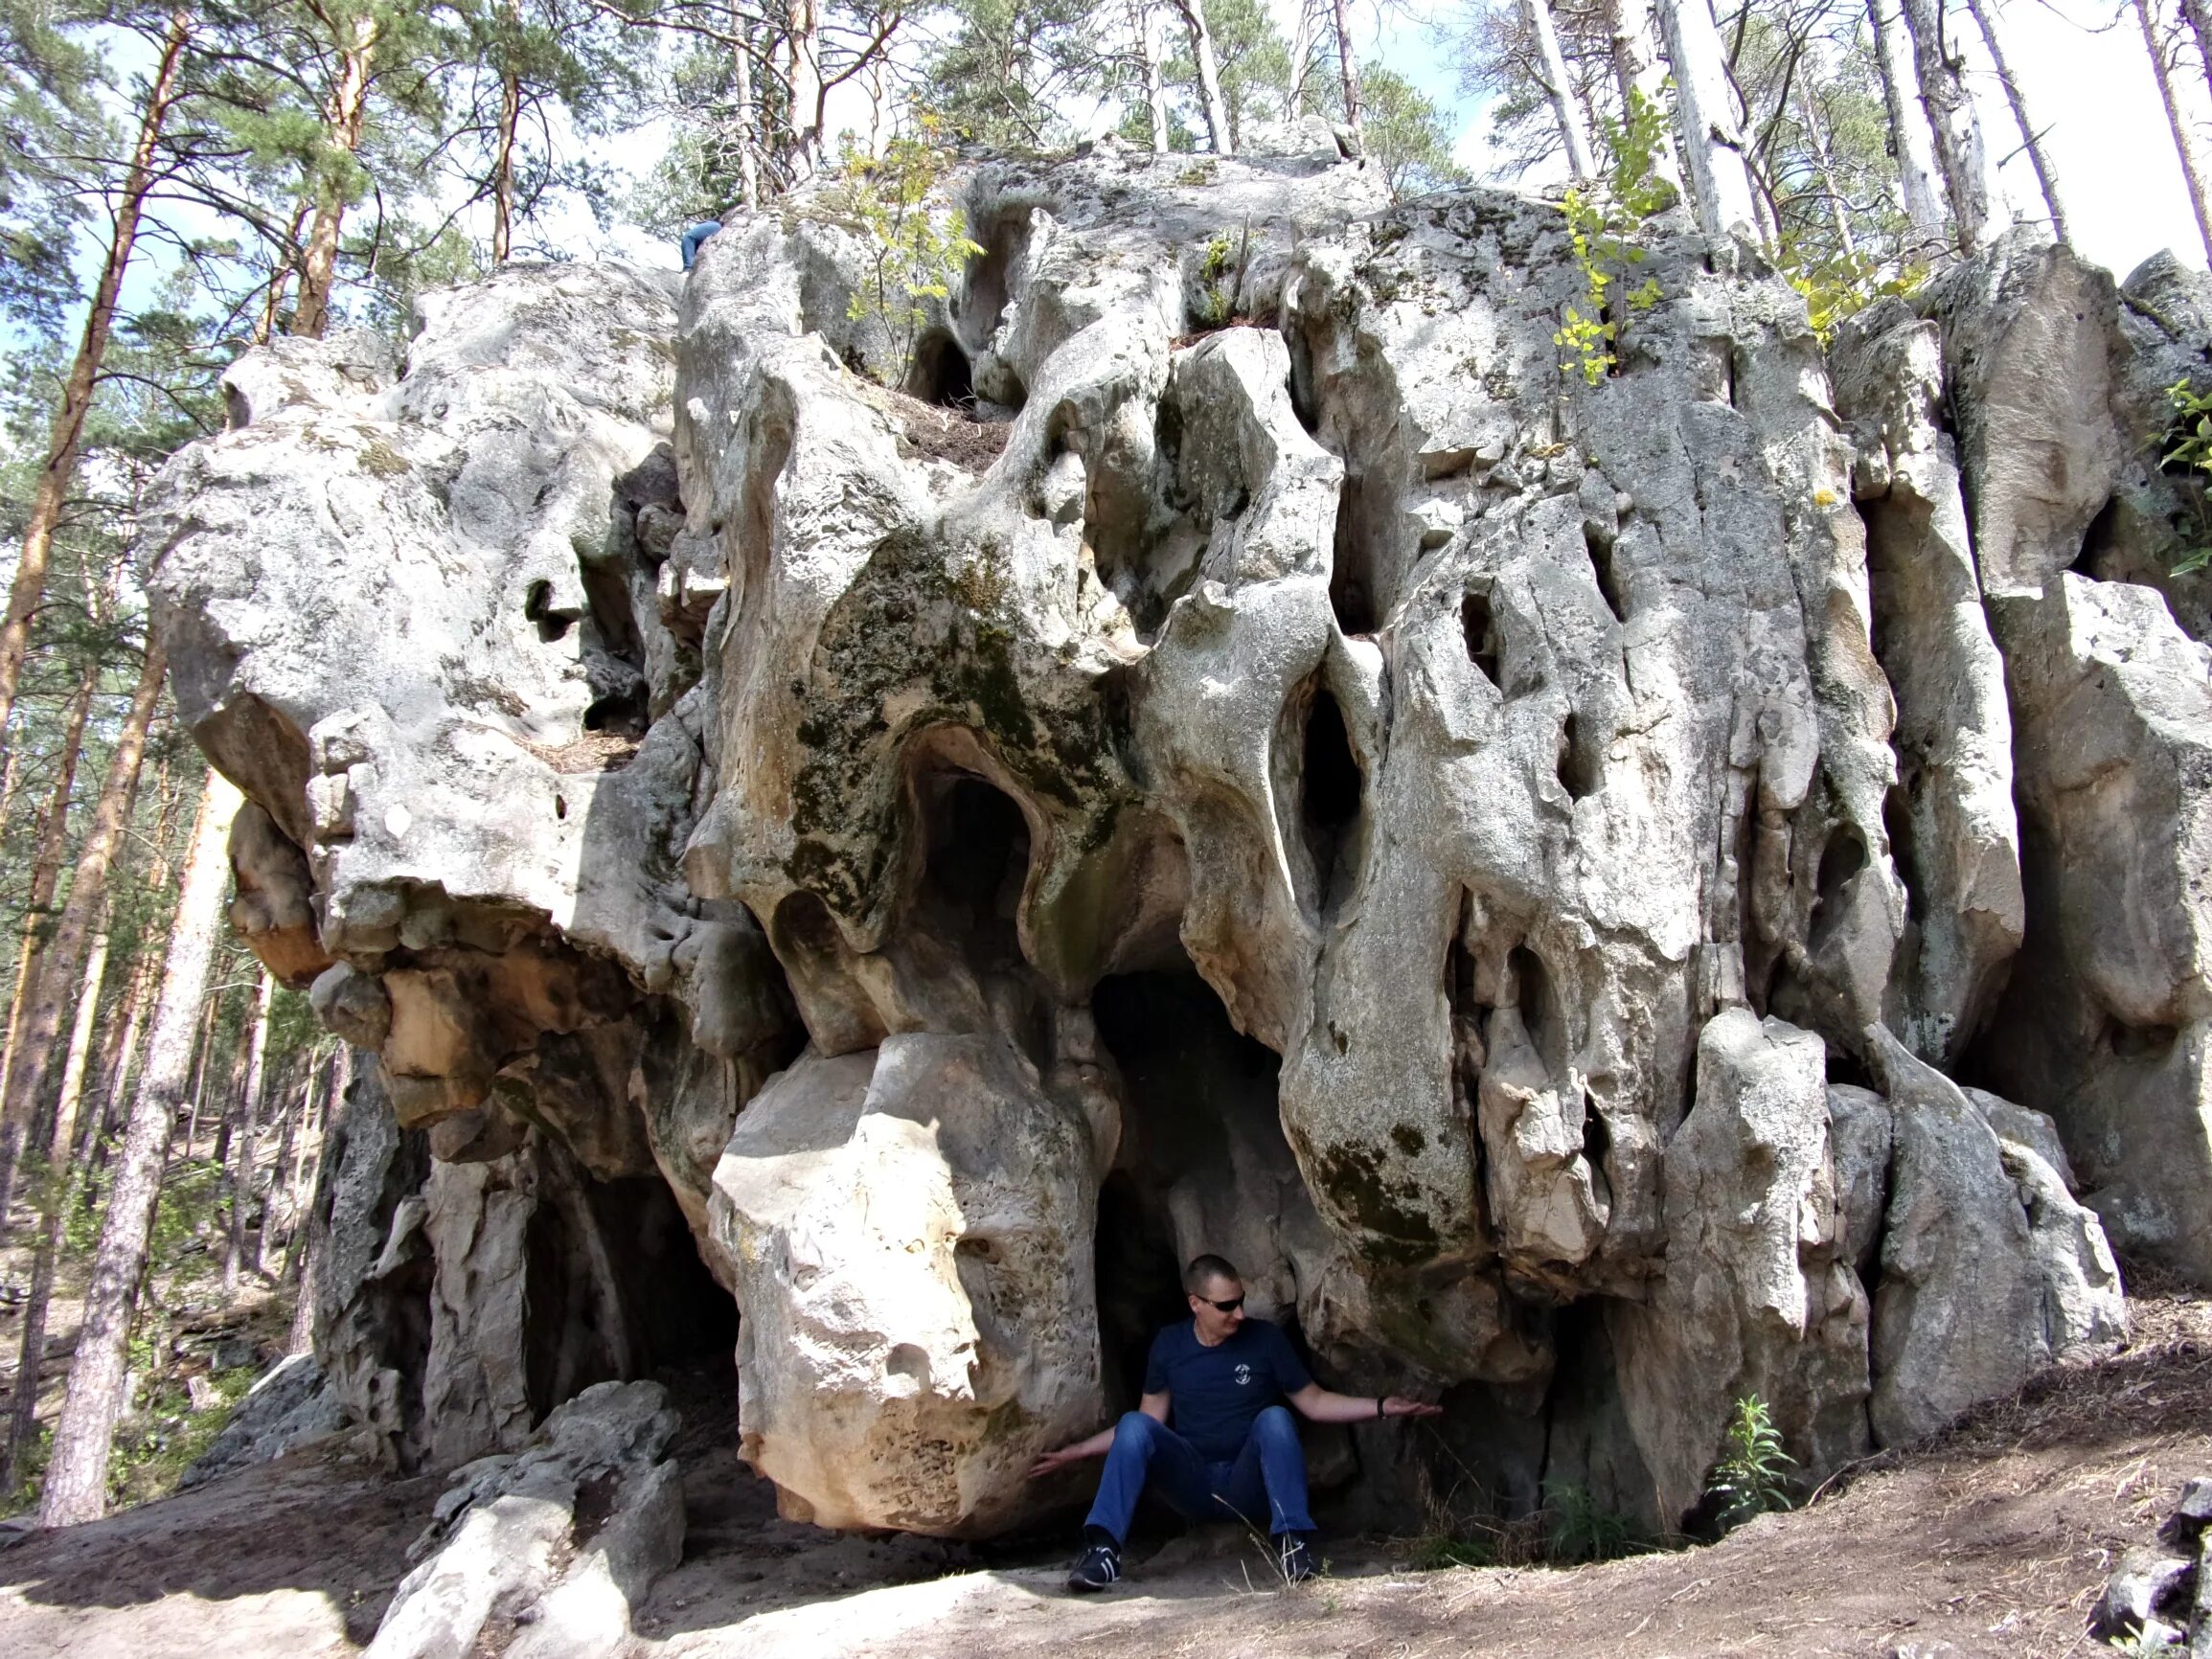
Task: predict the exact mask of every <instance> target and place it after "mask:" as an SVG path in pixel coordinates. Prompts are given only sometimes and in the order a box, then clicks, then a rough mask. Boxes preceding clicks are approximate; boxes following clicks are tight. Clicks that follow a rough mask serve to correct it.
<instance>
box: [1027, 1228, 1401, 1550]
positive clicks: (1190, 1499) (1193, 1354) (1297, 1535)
mask: <svg viewBox="0 0 2212 1659" xmlns="http://www.w3.org/2000/svg"><path fill="white" fill-rule="evenodd" d="M1183 1289H1184V1290H1185V1291H1186V1292H1188V1293H1189V1296H1190V1303H1191V1318H1190V1322H1189V1323H1188V1324H1175V1325H1171V1326H1169V1327H1168V1328H1167V1329H1165V1330H1162V1331H1161V1332H1160V1333H1159V1335H1158V1336H1157V1337H1155V1338H1153V1340H1152V1358H1151V1359H1150V1360H1148V1361H1147V1362H1146V1365H1145V1389H1144V1398H1142V1399H1140V1400H1139V1401H1138V1402H1137V1409H1136V1410H1135V1411H1132V1412H1129V1413H1127V1414H1125V1415H1124V1416H1123V1418H1122V1420H1121V1421H1119V1422H1117V1423H1116V1424H1114V1426H1113V1427H1112V1428H1110V1429H1102V1430H1100V1431H1099V1432H1098V1433H1097V1434H1094V1435H1092V1436H1091V1437H1090V1439H1088V1440H1085V1441H1079V1442H1077V1443H1075V1444H1074V1445H1071V1446H1063V1447H1061V1448H1060V1450H1059V1451H1056V1452H1047V1453H1046V1454H1045V1455H1044V1456H1043V1457H1040V1458H1038V1460H1037V1463H1036V1464H1035V1465H1034V1466H1032V1467H1031V1469H1030V1471H1029V1474H1030V1478H1031V1479H1032V1480H1035V1479H1037V1478H1038V1476H1039V1475H1048V1474H1051V1473H1052V1472H1053V1471H1054V1470H1055V1469H1060V1468H1065V1467H1066V1466H1068V1465H1070V1464H1073V1463H1080V1462H1082V1461H1083V1459H1085V1458H1095V1457H1097V1456H1099V1455H1100V1454H1101V1453H1104V1454H1105V1456H1106V1473H1105V1475H1104V1476H1103V1477H1102V1478H1101V1479H1100V1481H1099V1489H1098V1501H1097V1502H1096V1503H1094V1504H1092V1505H1091V1510H1090V1515H1089V1518H1088V1519H1087V1520H1086V1521H1085V1522H1084V1523H1083V1541H1084V1543H1085V1545H1086V1546H1087V1547H1086V1548H1085V1549H1084V1551H1083V1557H1082V1559H1080V1560H1078V1561H1077V1562H1076V1564H1075V1566H1074V1568H1073V1569H1072V1570H1071V1571H1070V1572H1069V1574H1068V1576H1067V1587H1068V1588H1069V1589H1071V1590H1103V1589H1105V1588H1106V1586H1107V1585H1108V1584H1111V1583H1112V1582H1114V1580H1115V1579H1119V1578H1120V1577H1121V1576H1122V1558H1121V1551H1122V1545H1123V1544H1124V1543H1125V1542H1126V1541H1127V1540H1128V1538H1129V1519H1130V1517H1131V1516H1132V1515H1134V1514H1135V1513H1136V1508H1137V1499H1138V1497H1139V1496H1140V1495H1142V1493H1143V1492H1144V1490H1145V1488H1146V1486H1147V1485H1148V1484H1149V1485H1151V1487H1152V1489H1153V1490H1155V1491H1156V1492H1158V1493H1159V1495H1160V1496H1162V1497H1164V1498H1166V1499H1167V1501H1168V1502H1169V1503H1170V1504H1171V1505H1173V1506H1174V1509H1175V1510H1176V1511H1178V1512H1179V1513H1181V1514H1183V1515H1186V1516H1188V1517H1189V1518H1191V1519H1192V1520H1197V1521H1203V1520H1229V1519H1239V1520H1243V1521H1245V1522H1246V1523H1248V1524H1250V1525H1251V1526H1254V1527H1257V1526H1259V1525H1260V1523H1261V1519H1262V1517H1263V1516H1265V1517H1266V1526H1267V1531H1268V1533H1269V1534H1270V1535H1271V1536H1272V1537H1273V1539H1274V1543H1275V1550H1276V1560H1277V1562H1278V1564H1279V1565H1280V1566H1281V1568H1282V1571H1283V1577H1284V1578H1285V1579H1287V1580H1288V1581H1291V1582H1296V1581H1297V1580H1299V1579H1310V1578H1311V1577H1312V1576H1313V1554H1312V1551H1311V1549H1310V1548H1309V1547H1308V1542H1307V1540H1308V1537H1309V1535H1310V1534H1311V1533H1312V1531H1313V1521H1312V1518H1311V1516H1310V1515H1308V1514H1307V1512H1306V1453H1305V1450H1304V1448H1303V1447H1301V1446H1300V1445H1299V1443H1298V1428H1297V1424H1296V1423H1295V1422H1293V1421H1292V1420H1291V1418H1290V1414H1289V1412H1288V1411H1286V1410H1285V1409H1284V1407H1283V1401H1284V1400H1286V1399H1288V1401H1289V1402H1290V1404H1292V1405H1294V1406H1296V1407H1297V1408H1298V1410H1299V1412H1300V1413H1301V1414H1302V1415H1303V1416H1305V1417H1306V1418H1308V1419H1310V1420H1311V1421H1314V1422H1359V1421H1363V1420H1366V1419H1368V1418H1371V1417H1434V1416H1435V1415H1436V1414H1437V1413H1438V1412H1439V1411H1440V1410H1441V1409H1442V1408H1441V1407H1439V1406H1433V1405H1423V1404H1421V1403H1420V1402H1419V1401H1417V1400H1411V1399H1405V1398H1401V1397H1400V1396H1398V1395H1391V1396H1388V1397H1387V1398H1380V1399H1371V1398H1364V1397H1360V1396H1355V1395H1348V1394H1332V1393H1331V1392H1330V1391H1329V1390H1327V1389H1325V1388H1323V1387H1322V1386H1321V1385H1320V1384H1319V1383H1317V1382H1315V1381H1314V1380H1313V1379H1312V1378H1311V1376H1309V1375H1307V1374H1306V1368H1305V1366H1303V1365H1301V1364H1300V1363H1299V1361H1298V1355H1297V1354H1296V1353H1295V1352H1292V1350H1291V1347H1290V1339H1289V1338H1288V1337H1287V1336H1285V1335H1284V1334H1283V1332H1282V1329H1281V1328H1280V1327H1277V1326H1274V1325H1270V1324H1268V1323H1267V1322H1266V1320H1264V1319H1246V1318H1245V1317H1244V1286H1243V1281H1242V1280H1241V1279H1239V1277H1238V1275H1237V1270H1236V1268H1234V1267H1232V1266H1231V1265H1230V1264H1229V1263H1228V1262H1227V1261H1224V1260H1223V1259H1222V1258H1220V1257H1219V1256H1200V1257H1199V1258H1197V1260H1196V1261H1193V1262H1192V1263H1191V1264H1190V1266H1189V1267H1188V1268H1187V1269H1185V1270H1184V1273H1183ZM1171 1409H1172V1411H1173V1414H1174V1427H1173V1428H1170V1427H1169V1426H1168V1419H1169V1415H1170V1412H1171Z"/></svg>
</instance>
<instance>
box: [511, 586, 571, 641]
mask: <svg viewBox="0 0 2212 1659" xmlns="http://www.w3.org/2000/svg"><path fill="white" fill-rule="evenodd" d="M552 607H553V583H551V582H550V581H545V580H538V581H534V582H532V583H531V584H530V591H529V592H528V593H526V594H525V595H524V596H523V599H522V615H523V620H525V621H526V622H534V623H536V625H537V637H538V638H539V639H540V640H542V641H544V642H545V643H546V644H547V645H551V644H553V642H554V641H555V640H559V639H566V638H567V637H568V629H569V625H570V624H571V623H572V622H574V620H575V619H574V618H573V617H565V616H560V615H559V614H557V613H556V612H555V611H554V610H553V608H552Z"/></svg>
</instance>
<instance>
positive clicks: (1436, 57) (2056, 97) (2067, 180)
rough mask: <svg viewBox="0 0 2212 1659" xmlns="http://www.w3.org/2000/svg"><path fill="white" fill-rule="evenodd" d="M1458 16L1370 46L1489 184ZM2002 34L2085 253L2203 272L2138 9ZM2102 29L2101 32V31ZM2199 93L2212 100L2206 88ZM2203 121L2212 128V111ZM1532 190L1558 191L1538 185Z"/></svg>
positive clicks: (2004, 145)
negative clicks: (1436, 27)
mask: <svg viewBox="0 0 2212 1659" xmlns="http://www.w3.org/2000/svg"><path fill="white" fill-rule="evenodd" d="M1270 4H1271V5H1272V6H1273V7H1274V8H1275V10H1276V11H1277V13H1278V16H1279V17H1280V19H1281V21H1282V24H1283V28H1284V31H1285V33H1286V34H1288V30H1289V26H1290V23H1291V21H1292V20H1293V19H1294V17H1295V16H1296V11H1295V0H1288V3H1286V0H1270ZM1722 9H1726V0H1723V7H1722ZM1453 10H1455V0H1405V3H1404V4H1402V5H1400V6H1399V7H1397V8H1395V9H1394V11H1392V12H1391V13H1389V14H1386V15H1384V16H1383V17H1382V18H1381V19H1380V27H1377V25H1376V23H1375V22H1374V21H1373V19H1374V13H1373V11H1372V10H1371V9H1367V10H1366V14H1367V15H1368V16H1369V18H1370V20H1371V21H1370V25H1369V27H1370V28H1371V29H1373V30H1374V34H1372V35H1370V36H1369V38H1372V39H1374V40H1376V41H1377V43H1378V45H1379V48H1380V56H1381V57H1382V60H1383V61H1384V62H1385V63H1387V64H1389V65H1390V66H1391V67H1392V68H1393V69H1395V70H1397V71H1398V72H1399V73H1400V74H1401V75H1403V76H1404V77H1405V78H1406V79H1407V80H1411V81H1412V82H1413V83H1414V84H1415V85H1416V86H1418V87H1420V88H1421V90H1422V91H1423V92H1425V94H1427V96H1428V97H1429V98H1430V99H1432V100H1434V101H1435V102H1437V103H1438V104H1439V105H1440V106H1442V107H1444V108H1446V109H1448V110H1451V111H1452V112H1453V117H1454V120H1455V122H1456V124H1457V125H1458V127H1459V142H1458V146H1457V154H1458V156H1459V159H1460V161H1461V162H1462V163H1463V164H1464V165H1466V166H1468V167H1469V168H1471V169H1473V170H1475V172H1476V174H1477V176H1480V175H1481V173H1482V171H1483V170H1484V167H1485V163H1486V161H1487V150H1486V147H1485V145H1484V143H1483V127H1484V125H1485V124H1484V123H1483V122H1482V120H1481V119H1480V113H1481V112H1480V110H1479V109H1478V108H1477V107H1476V105H1475V104H1474V103H1473V102H1471V101H1469V100H1466V99H1463V98H1462V97H1461V96H1460V93H1459V86H1458V76H1459V66H1458V64H1457V63H1456V61H1454V60H1453V58H1452V56H1451V54H1450V53H1448V51H1446V50H1444V49H1443V48H1441V47H1440V46H1439V45H1438V43H1437V41H1436V39H1435V37H1434V35H1433V34H1431V32H1430V31H1429V29H1428V27H1427V19H1429V18H1431V17H1435V16H1449V15H1450V14H1451V12H1452V11H1453ZM1950 14H1951V15H1952V16H1953V17H1954V18H1955V19H1956V20H1957V22H1958V23H1959V24H1960V26H1961V27H1962V28H1963V29H1964V30H1965V31H1967V32H1968V34H1969V35H1970V36H1971V37H1972V39H1973V47H1974V49H1975V51H1976V52H1977V53H1978V51H1979V48H1980V39H1979V37H1978V36H1976V35H1972V30H1973V24H1972V21H1971V19H1970V18H1969V16H1968V13H1967V11H1966V8H1965V7H1964V6H1963V5H1959V4H1953V5H1952V6H1951V7H1950ZM2115 18H2116V19H2117V21H2116V22H2115V21H2114V19H2115ZM1997 27H1998V29H1999V31H2000V32H2001V34H2002V37H2003V40H2004V46H2005V52H2006V55H2007V56H2008V57H2010V59H2011V60H2012V66H2013V73H2014V74H2015V75H2017V76H2018V78H2019V80H2020V91H2021V96H2022V97H2024V98H2025V99H2026V100H2027V104H2028V111H2029V115H2030V118H2031V119H2032V120H2033V121H2035V123H2036V124H2037V125H2039V126H2041V127H2044V128H2046V129H2047V137H2046V140H2045V142H2046V144H2047V146H2048V148H2049V151H2050V155H2051V161H2052V165H2053V167H2054V168H2056V170H2057V171H2058V175H2059V200H2060V205H2061V206H2063V207H2064V209H2065V212H2066V217H2067V220H2068V227H2069V229H2070V230H2071V231H2072V233H2073V239H2074V245H2075V246H2076V247H2077V248H2079V249H2080V250H2081V252H2082V254H2083V255H2084V256H2085V257H2086V258H2087V259H2090V260H2093V261H2096V262H2097V263H2098V264H2101V265H2107V266H2109V267H2110V268H2111V270H2112V271H2113V272H2114V273H2115V274H2117V275H2119V276H2121V277H2125V276H2126V275H2127V274H2128V273H2129V272H2130V271H2132V270H2133V269H2134V268H2135V266H2136V265H2137V264H2138V263H2140V262H2141V261H2143V260H2144V259H2145V258H2147V257H2148V256H2149V255H2151V254H2154V253H2156V252H2157V251H2158V250H2159V249H2160V248H2167V247H2170V248H2172V249H2173V250H2174V251H2175V252H2176V253H2177V254H2178V255H2179V256H2180V257H2181V259H2182V260H2184V261H2187V262H2188V263H2190V264H2194V265H2200V266H2201V265H2202V264H2203V263H2204V247H2203V242H2202V240H2201V238H2200V237H2199V235H2198V233H2197V223H2196V219H2195V218H2194V216H2192V215H2191V213H2190V211H2189V194H2188V189H2187V186H2186V185H2184V184H2183V182H2182V178H2181V167H2180V163H2179V162H2178V161H2177V160H2176V159H2175V155H2174V138H2173V134H2172V132H2171V131H2170V130H2169V128H2168V127H2167V125H2166V115H2165V111H2164V109H2163V107H2162V106H2161V105H2160V103H2159V102H2158V85H2157V82H2156V81H2155V80H2153V79H2152V75H2151V61H2150V57H2149V56H2148V55H2147V54H2146V53H2145V51H2144V48H2143V35H2142V32H2141V29H2140V27H2139V26H2138V25H2137V23H2136V21H2135V15H2134V11H2133V9H2132V7H2131V6H2129V5H2127V4H2125V3H2124V0H2008V3H2006V4H2004V5H2003V6H2002V14H2001V15H2000V16H1999V17H1998V19H1997ZM2094 28H2101V30H2102V32H2101V33H2091V29H2094ZM1973 79H1974V85H1973V92H1974V98H1975V102H1976V104H1977V105H1978V106H1979V109H1980V113H1981V121H1982V130H1983V131H1984V132H1985V133H1987V134H1988V135H1989V139H1990V143H1991V145H1992V146H1993V147H1994V148H1995V149H1996V150H1997V152H1998V154H2000V155H2010V156H2012V160H2010V161H2009V162H2008V163H2007V164H2006V167H2005V170H2004V178H2005V185H2006V189H2007V191H2008V193H2010V195H2011V196H2012V199H2013V200H2014V202H2015V203H2016V204H2018V205H2020V206H2022V207H2030V206H2032V207H2033V208H2034V210H2035V212H2036V213H2037V214H2038V216H2040V215H2041V197H2040V196H2039V194H2038V192H2037V189H2036V179H2035V173H2034V172H2033V171H2032V170H2031V169H2030V168H2029V166H2028V160H2027V157H2026V156H2025V155H2024V154H2019V153H2017V151H2018V147H2019V129H2018V127H2017V126H2015V125H2014V124H2013V119H2012V112H2011V111H2010V110H2009V109H2008V108H2007V107H2006V105H2005V99H2004V90H2003V88H2002V87H2000V86H1999V85H1998V84H1997V81H1996V78H1995V74H1994V73H1990V72H1985V73H1982V74H1979V75H1977V76H1975V77H1974V78H1973ZM2195 90H2196V91H2198V92H2199V93H2202V91H2203V88H2202V87H2201V85H2200V86H2198V87H2197V88H2196V89H2195ZM2201 113H2202V114H2204V115H2205V116H2206V117H2207V119H2208V120H2212V108H2207V109H2204V110H2202V111H2201ZM2198 143H2199V145H2200V151H2199V153H2200V154H2201V155H2203V154H2207V153H2212V146H2207V145H2206V144H2205V139H2204V137H2203V136H2202V135H2200V137H2199V139H2198ZM1528 182H1529V183H1530V184H1532V185H1535V184H1539V183H1541V182H1548V181H1542V180H1539V179H1537V178H1535V177H1532V178H1531V179H1530V180H1529V181H1528Z"/></svg>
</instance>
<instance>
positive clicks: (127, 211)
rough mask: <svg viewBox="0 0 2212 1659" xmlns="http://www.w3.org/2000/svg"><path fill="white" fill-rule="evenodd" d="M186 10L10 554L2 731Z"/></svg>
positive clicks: (0, 669) (186, 34) (169, 94)
mask: <svg viewBox="0 0 2212 1659" xmlns="http://www.w3.org/2000/svg"><path fill="white" fill-rule="evenodd" d="M192 27H193V23H192V15H191V13H190V12H188V11H185V9H184V8H182V7H179V8H178V9H177V10H176V11H173V12H171V14H170V19H169V32H168V34H165V35H164V36H163V39H162V55H161V59H160V61H159V63H158V64H157V66H156V67H155V70H154V75H153V80H152V83H151V84H150V85H149V86H148V89H147V99H146V107H145V108H144V109H143V110H141V111H140V113H139V118H138V138H137V141H136V142H135V143H134V144H133V145H132V147H131V151H130V165H129V167H128V169H127V170H125V173H124V178H123V189H122V192H121V193H120V194H119V195H118V196H117V197H116V202H115V229H114V234H112V235H111V236H110V237H109V238H108V239H107V256H106V258H105V259H104V260H103V261H101V266H100V280H99V281H98V282H96V283H95V284H93V288H92V303H91V305H90V306H89V307H87V308H86V310H85V313H84V329H83V331H82V333H81V334H80V335H79V337H78V342H77V356H76V358H75V360H74V361H73V362H71V364H70V366H69V378H68V379H67V380H65V381H63V382H62V387H61V407H60V408H59V409H58V410H57V411H56V412H55V416H54V425H53V427H52V429H51V430H50V431H49V432H48V434H47V438H46V461H45V465H44V466H42V467H41V468H40V469H39V473H38V484H37V487H36V488H35V489H34V490H33V491H32V496H31V511H30V514H29V516H28V517H26V518H25V519H24V521H23V534H22V539H21V541H20V543H19V544H18V551H17V553H16V557H15V580H14V585H13V586H12V587H11V589H10V590H9V594H8V611H7V615H6V617H5V619H4V620H0V735H5V733H6V731H7V727H8V721H9V718H10V716H11V715H12V714H13V713H14V709H15V693H16V689H17V687H18V686H19V685H20V684H21V682H22V678H23V661H24V658H25V657H26V656H27V655H28V654H29V653H30V649H31V621H32V618H33V617H34V616H35V615H36V614H37V610H38V604H39V601H40V600H41V599H43V598H44V597H45V593H46V571H47V566H48V565H49V564H50V563H51V562H52V559H53V555H54V533H55V531H56V530H57V529H58V528H59V527H60V524H61V513H62V509H63V508H64V507H65V506H66V505H67V503H68V500H69V488H70V485H71V484H72V483H73V482H74V481H75V480H76V477H77V463H78V460H79V458H80V456H81V455H82V453H83V449H84V421H85V418H86V416H87V415H89V414H90V413H91V409H92V395H93V393H94V391H95V390H97V389H98V386H99V384H100V367H101V364H102V362H103V360H104V359H105V358H106V356H107V344H108V341H109V340H110V339H111V338H112V337H113V336H114V333H115V313H116V307H117V304H118V300H119V297H120V296H121V294H122V292H123V278H124V272H125V270H126V269H127V268H128V267H129V264H130V256H131V251H132V249H133V248H134V247H135V246H136V244H137V241H138V227H139V221H140V219H141V217H142V216H144V214H145V211H146V198H147V195H148V193H149V192H151V191H152V189H153V188H154V185H155V183H156V182H157V179H156V171H155V168H154V159H155V153H156V151H157V150H158V148H160V144H161V136H162V130H163V128H164V127H166V126H167V125H168V124H169V118H170V114H171V111H172V110H173V109H174V107H175V105H176V100H177V94H178V85H179V81H180V79H181V72H182V69H183V65H184V55H185V45H186V43H187V41H188V40H189V39H190V38H191V35H192Z"/></svg>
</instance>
